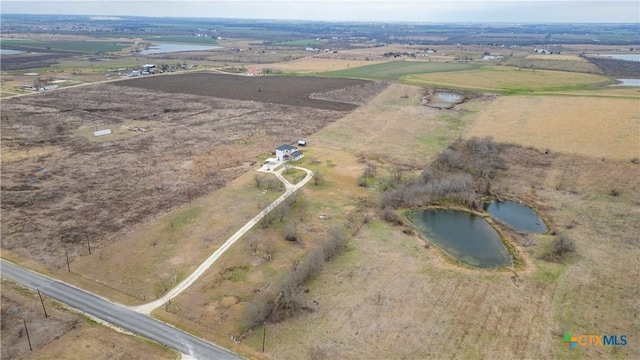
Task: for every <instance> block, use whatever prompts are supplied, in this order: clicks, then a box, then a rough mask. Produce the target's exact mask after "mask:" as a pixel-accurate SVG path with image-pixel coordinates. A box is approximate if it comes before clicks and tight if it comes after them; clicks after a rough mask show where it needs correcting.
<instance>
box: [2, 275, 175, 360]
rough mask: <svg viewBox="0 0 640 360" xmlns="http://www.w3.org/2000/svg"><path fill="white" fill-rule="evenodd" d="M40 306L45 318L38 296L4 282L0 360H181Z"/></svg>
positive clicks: (49, 304) (48, 303)
mask: <svg viewBox="0 0 640 360" xmlns="http://www.w3.org/2000/svg"><path fill="white" fill-rule="evenodd" d="M44 303H45V307H46V309H47V315H48V318H45V316H44V312H43V310H42V305H41V303H40V299H39V297H38V294H37V293H34V292H32V291H30V290H27V289H24V288H22V287H19V286H17V285H15V284H13V283H11V282H8V281H5V280H2V358H3V359H114V358H117V359H141V358H145V359H179V354H177V353H176V352H174V351H172V350H170V349H167V348H165V347H163V346H161V345H158V344H155V343H152V342H150V341H148V340H145V339H142V338H139V337H137V336H133V335H127V334H123V333H118V332H117V331H115V330H113V329H110V328H107V327H106V326H103V325H99V324H97V323H95V322H93V321H91V320H89V319H87V318H85V317H83V316H81V315H78V314H76V313H73V312H71V311H69V310H67V309H65V308H64V307H63V306H62V305H60V304H59V303H57V302H55V301H53V300H51V299H49V298H47V297H46V296H44ZM23 318H24V319H25V320H26V321H27V328H28V330H29V336H30V337H31V345H32V347H33V351H32V352H30V351H29V343H28V341H27V336H26V335H25V333H24V324H23V321H22V319H23Z"/></svg>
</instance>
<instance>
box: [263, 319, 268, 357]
mask: <svg viewBox="0 0 640 360" xmlns="http://www.w3.org/2000/svg"><path fill="white" fill-rule="evenodd" d="M266 338H267V322H266V321H265V323H264V329H263V330H262V352H264V340H265V339H266Z"/></svg>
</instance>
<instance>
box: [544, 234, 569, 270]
mask: <svg viewBox="0 0 640 360" xmlns="http://www.w3.org/2000/svg"><path fill="white" fill-rule="evenodd" d="M575 251H576V249H575V245H574V243H573V241H571V240H569V239H568V238H567V237H566V236H565V235H564V234H558V235H556V236H554V237H553V239H552V240H551V242H550V243H549V244H548V245H547V246H545V247H543V248H542V251H541V253H540V255H539V256H538V258H539V259H540V260H544V261H547V262H557V263H564V262H565V260H566V259H567V258H568V257H569V255H571V254H573V253H574V252H575Z"/></svg>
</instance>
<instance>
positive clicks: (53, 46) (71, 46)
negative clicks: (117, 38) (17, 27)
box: [2, 39, 132, 54]
mask: <svg viewBox="0 0 640 360" xmlns="http://www.w3.org/2000/svg"><path fill="white" fill-rule="evenodd" d="M131 45H132V44H125V43H118V42H112V41H80V40H58V41H36V40H12V39H3V40H2V46H4V47H6V48H12V49H17V50H31V51H43V50H45V51H46V50H54V51H64V52H75V53H87V54H96V53H100V52H118V51H122V50H123V49H125V48H126V47H129V46H131Z"/></svg>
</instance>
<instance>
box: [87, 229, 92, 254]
mask: <svg viewBox="0 0 640 360" xmlns="http://www.w3.org/2000/svg"><path fill="white" fill-rule="evenodd" d="M87 247H88V248H89V255H91V244H89V234H87Z"/></svg>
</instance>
